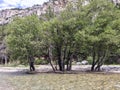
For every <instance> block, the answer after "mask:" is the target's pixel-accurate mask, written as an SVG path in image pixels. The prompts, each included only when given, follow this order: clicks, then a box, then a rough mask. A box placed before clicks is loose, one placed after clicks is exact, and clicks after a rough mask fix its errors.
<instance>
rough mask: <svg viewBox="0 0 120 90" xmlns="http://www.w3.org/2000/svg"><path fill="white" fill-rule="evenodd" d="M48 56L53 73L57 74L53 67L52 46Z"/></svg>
mask: <svg viewBox="0 0 120 90" xmlns="http://www.w3.org/2000/svg"><path fill="white" fill-rule="evenodd" d="M48 55H49V63H50V65H51V67H52V69H53V71H54V72H55V68H54V66H53V64H52V59H53V57H52V46H51V45H50V47H49V49H48Z"/></svg>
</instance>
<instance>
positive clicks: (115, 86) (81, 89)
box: [0, 73, 120, 90]
mask: <svg viewBox="0 0 120 90" xmlns="http://www.w3.org/2000/svg"><path fill="white" fill-rule="evenodd" d="M0 87H1V88H0V90H2V88H4V90H120V74H95V73H82V74H54V73H48V74H47V73H39V74H23V75H22V74H21V75H15V74H14V75H2V74H0Z"/></svg>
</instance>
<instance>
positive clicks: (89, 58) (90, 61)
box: [87, 56, 93, 64]
mask: <svg viewBox="0 0 120 90" xmlns="http://www.w3.org/2000/svg"><path fill="white" fill-rule="evenodd" d="M92 60H93V59H92V57H91V56H88V57H87V61H88V63H89V64H92Z"/></svg>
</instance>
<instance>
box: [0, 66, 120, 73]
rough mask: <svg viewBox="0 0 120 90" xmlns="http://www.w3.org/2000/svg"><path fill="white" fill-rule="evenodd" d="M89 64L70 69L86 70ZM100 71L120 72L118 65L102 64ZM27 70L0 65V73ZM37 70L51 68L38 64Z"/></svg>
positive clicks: (26, 68)
mask: <svg viewBox="0 0 120 90" xmlns="http://www.w3.org/2000/svg"><path fill="white" fill-rule="evenodd" d="M90 67H91V65H73V66H72V71H77V72H86V71H90ZM101 70H102V72H105V73H120V65H103V66H102V67H101ZM26 71H29V67H0V73H8V74H9V73H13V72H14V73H16V74H17V73H24V72H26ZM36 71H37V72H42V73H44V72H52V71H53V70H52V68H51V66H50V65H39V66H36Z"/></svg>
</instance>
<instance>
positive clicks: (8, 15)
mask: <svg viewBox="0 0 120 90" xmlns="http://www.w3.org/2000/svg"><path fill="white" fill-rule="evenodd" d="M66 3H67V0H55V1H54V2H53V1H49V2H46V3H44V4H43V5H34V6H33V7H30V8H26V9H17V8H15V9H6V10H1V11H0V25H3V24H7V23H9V22H10V21H12V20H13V18H15V17H25V16H28V15H32V14H36V15H38V16H41V15H42V14H45V13H46V11H47V9H48V8H49V7H51V8H52V9H53V10H54V12H55V13H57V12H60V11H62V10H64V8H65V6H66Z"/></svg>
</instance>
